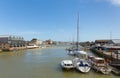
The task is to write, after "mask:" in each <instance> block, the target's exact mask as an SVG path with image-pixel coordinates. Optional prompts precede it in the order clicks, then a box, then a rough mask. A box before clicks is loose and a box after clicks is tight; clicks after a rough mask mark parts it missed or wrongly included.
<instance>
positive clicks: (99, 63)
mask: <svg viewBox="0 0 120 78" xmlns="http://www.w3.org/2000/svg"><path fill="white" fill-rule="evenodd" d="M92 61H93V64H94V65H96V66H105V59H104V58H100V57H94V58H93V60H92Z"/></svg>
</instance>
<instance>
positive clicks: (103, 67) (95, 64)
mask: <svg viewBox="0 0 120 78" xmlns="http://www.w3.org/2000/svg"><path fill="white" fill-rule="evenodd" d="M89 63H90V64H91V67H92V68H93V69H94V70H96V71H98V72H101V73H103V74H110V72H111V71H112V68H111V67H110V66H109V65H108V64H107V63H106V62H105V59H104V58H100V57H90V58H89Z"/></svg>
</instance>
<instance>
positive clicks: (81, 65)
mask: <svg viewBox="0 0 120 78" xmlns="http://www.w3.org/2000/svg"><path fill="white" fill-rule="evenodd" d="M73 64H74V66H75V68H76V69H77V70H78V71H80V72H82V73H87V72H89V71H90V69H91V66H90V64H89V63H88V62H87V61H86V60H84V59H80V58H75V59H73Z"/></svg>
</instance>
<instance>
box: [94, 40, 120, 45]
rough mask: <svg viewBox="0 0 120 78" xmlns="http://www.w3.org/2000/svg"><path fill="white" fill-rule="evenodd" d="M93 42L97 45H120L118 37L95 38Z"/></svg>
mask: <svg viewBox="0 0 120 78" xmlns="http://www.w3.org/2000/svg"><path fill="white" fill-rule="evenodd" d="M95 44H99V45H115V46H120V39H112V40H95Z"/></svg>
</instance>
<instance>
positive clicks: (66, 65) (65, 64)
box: [61, 60, 74, 69]
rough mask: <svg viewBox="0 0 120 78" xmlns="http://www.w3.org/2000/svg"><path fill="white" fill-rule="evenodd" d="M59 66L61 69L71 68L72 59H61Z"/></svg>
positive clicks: (72, 66)
mask: <svg viewBox="0 0 120 78" xmlns="http://www.w3.org/2000/svg"><path fill="white" fill-rule="evenodd" d="M61 67H62V68H63V69H72V68H74V65H73V62H72V60H63V61H62V62H61Z"/></svg>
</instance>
